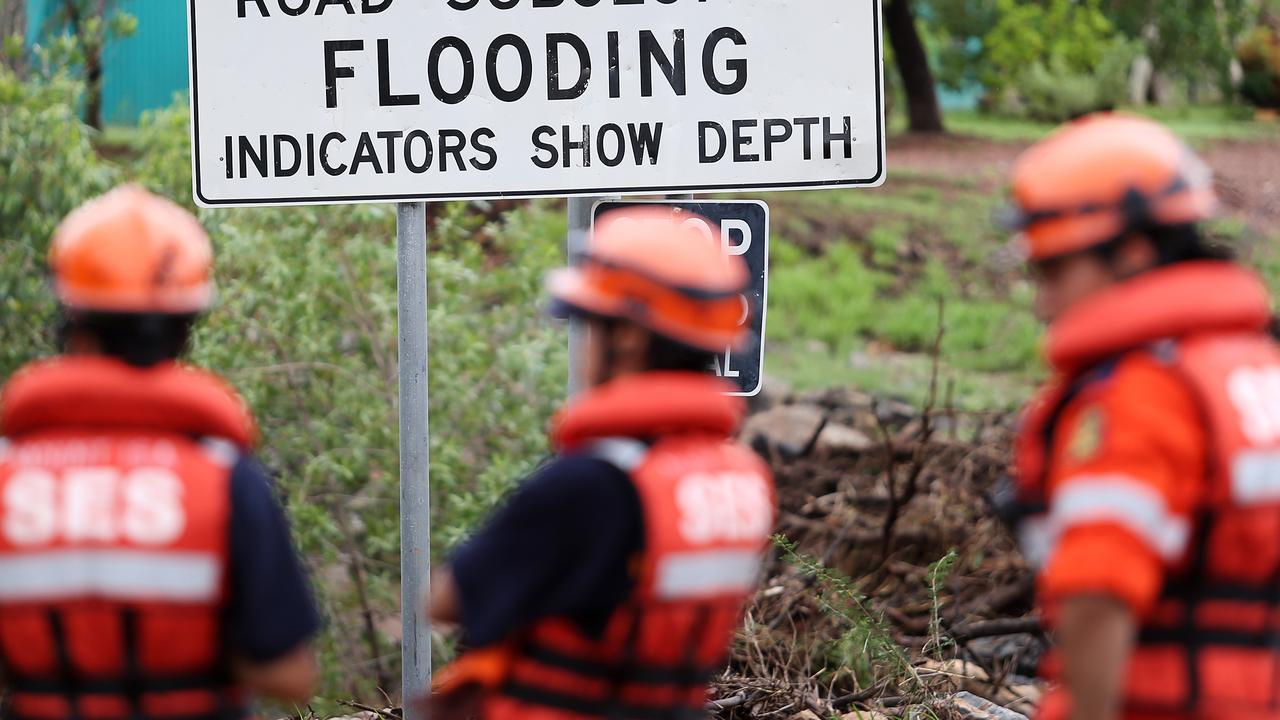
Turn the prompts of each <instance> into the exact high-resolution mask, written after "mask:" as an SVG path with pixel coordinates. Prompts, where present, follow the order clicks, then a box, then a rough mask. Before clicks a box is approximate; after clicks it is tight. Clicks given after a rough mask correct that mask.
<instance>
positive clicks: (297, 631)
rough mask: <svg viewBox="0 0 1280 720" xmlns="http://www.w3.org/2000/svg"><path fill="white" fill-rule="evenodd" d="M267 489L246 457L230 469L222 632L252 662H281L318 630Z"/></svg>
mask: <svg viewBox="0 0 1280 720" xmlns="http://www.w3.org/2000/svg"><path fill="white" fill-rule="evenodd" d="M272 485H273V484H272V482H271V478H270V476H268V475H267V473H266V471H265V470H264V469H263V468H262V466H261V465H260V464H258V462H257V461H256V460H254V459H253V458H252V457H251V456H248V455H243V456H241V457H240V460H239V461H238V462H237V463H236V465H235V467H234V468H233V469H232V471H231V519H230V525H231V527H230V531H231V542H230V545H229V552H230V558H229V560H228V565H229V567H228V572H229V573H230V578H231V591H230V597H229V600H228V603H227V609H226V628H225V629H226V634H227V639H228V641H229V642H228V646H229V647H230V649H231V651H232V652H233V653H234V654H235V655H237V656H239V657H243V658H245V659H247V660H249V661H251V662H270V661H272V660H277V659H280V658H281V657H282V656H284V655H285V654H287V653H289V652H290V651H293V650H295V649H297V648H298V647H299V646H301V645H302V644H303V643H304V642H306V641H307V640H308V639H309V638H311V637H312V636H313V635H315V634H316V632H317V631H319V629H320V615H319V613H318V612H317V611H316V605H315V601H314V600H313V599H312V596H311V589H310V587H309V585H308V583H307V578H306V574H305V573H304V572H303V570H302V565H301V563H300V562H299V559H298V555H297V552H295V551H294V548H293V541H292V539H291V538H290V536H289V524H288V522H287V521H286V520H285V515H284V511H283V510H282V509H281V507H280V503H279V502H278V501H277V500H276V497H275V492H274V489H273V487H272Z"/></svg>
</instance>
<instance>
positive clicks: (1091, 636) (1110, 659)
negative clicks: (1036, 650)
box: [1058, 594, 1137, 720]
mask: <svg viewBox="0 0 1280 720" xmlns="http://www.w3.org/2000/svg"><path fill="white" fill-rule="evenodd" d="M1136 631H1137V623H1136V620H1135V619H1134V615H1133V611H1132V610H1130V609H1129V606H1128V605H1127V604H1126V603H1124V602H1122V601H1121V600H1118V599H1116V598H1114V597H1111V596H1109V595H1094V594H1091V595H1075V596H1072V597H1069V598H1066V599H1065V600H1063V602H1062V608H1061V616H1060V618H1059V622H1058V643H1059V647H1060V648H1061V651H1062V659H1063V663H1064V666H1065V676H1066V683H1067V687H1068V689H1069V690H1070V693H1071V698H1072V710H1071V720H1117V718H1119V710H1120V700H1121V698H1120V692H1121V689H1122V687H1123V684H1124V677H1125V668H1126V667H1127V666H1128V662H1129V655H1130V653H1132V651H1133V643H1134V636H1135V633H1136Z"/></svg>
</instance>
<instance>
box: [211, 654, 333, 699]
mask: <svg viewBox="0 0 1280 720" xmlns="http://www.w3.org/2000/svg"><path fill="white" fill-rule="evenodd" d="M232 667H233V671H234V672H235V675H236V679H237V680H239V681H240V682H242V683H244V685H245V687H247V688H248V689H249V690H250V691H251V692H253V693H254V694H255V695H261V696H264V697H269V698H274V699H276V700H279V701H281V702H287V703H292V704H294V705H306V704H307V702H309V701H310V700H311V696H312V695H314V694H315V692H316V686H317V685H318V684H319V682H320V665H319V663H318V662H317V660H316V651H315V649H314V648H312V647H311V645H310V643H307V644H304V645H302V646H300V647H298V648H295V649H294V650H292V651H290V652H287V653H285V654H284V656H282V657H279V658H276V659H274V660H269V661H266V662H253V661H251V660H244V659H238V660H236V661H234V663H233V666H232Z"/></svg>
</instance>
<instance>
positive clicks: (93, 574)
mask: <svg viewBox="0 0 1280 720" xmlns="http://www.w3.org/2000/svg"><path fill="white" fill-rule="evenodd" d="M220 578H221V563H220V562H219V561H218V559H217V558H216V557H214V556H213V555H210V554H208V553H156V552H148V551H145V550H80V549H78V550H52V551H45V552H38V553H28V554H24V555H18V556H12V557H3V556H0V601H7V602H24V601H58V600H66V599H68V598H76V597H98V598H103V599H106V600H148V601H172V602H213V601H215V600H216V599H217V598H218V593H219V592H220V588H219V581H220Z"/></svg>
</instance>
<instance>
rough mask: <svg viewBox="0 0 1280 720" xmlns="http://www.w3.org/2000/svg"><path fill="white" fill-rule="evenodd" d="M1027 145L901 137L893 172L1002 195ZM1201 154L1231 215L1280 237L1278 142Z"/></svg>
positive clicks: (1230, 143)
mask: <svg viewBox="0 0 1280 720" xmlns="http://www.w3.org/2000/svg"><path fill="white" fill-rule="evenodd" d="M1028 145H1029V143H1025V142H998V141H993V140H985V139H982V138H974V137H965V136H956V135H947V136H937V137H931V136H897V137H894V138H891V139H890V141H889V158H890V161H891V165H890V174H891V175H892V173H893V172H894V170H895V169H897V170H898V171H899V172H902V171H906V172H910V173H927V174H928V175H931V176H946V177H957V178H969V179H970V181H972V182H977V183H980V184H981V186H982V187H983V188H989V189H990V190H991V191H992V192H1001V191H1002V189H1003V187H1004V185H1005V182H1006V180H1005V178H1007V177H1008V175H1009V171H1010V170H1011V169H1012V168H1013V163H1014V160H1015V159H1016V158H1017V157H1018V154H1019V153H1021V152H1022V151H1023V150H1025V149H1026V148H1027V146H1028ZM1201 153H1202V155H1203V156H1204V158H1205V160H1206V161H1208V163H1209V165H1210V166H1211V167H1212V168H1213V170H1214V173H1215V174H1216V179H1217V184H1218V189H1219V192H1220V193H1221V195H1222V200H1223V204H1224V205H1225V207H1226V212H1227V214H1228V215H1230V216H1235V217H1239V218H1240V219H1242V220H1244V221H1245V222H1246V223H1248V225H1249V227H1250V228H1251V229H1253V230H1254V231H1256V232H1259V233H1263V234H1265V235H1276V234H1280V140H1249V141H1243V140H1224V141H1218V142H1213V143H1209V144H1207V145H1205V146H1204V147H1203V148H1202V149H1201ZM975 168H977V171H976V172H975Z"/></svg>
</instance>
